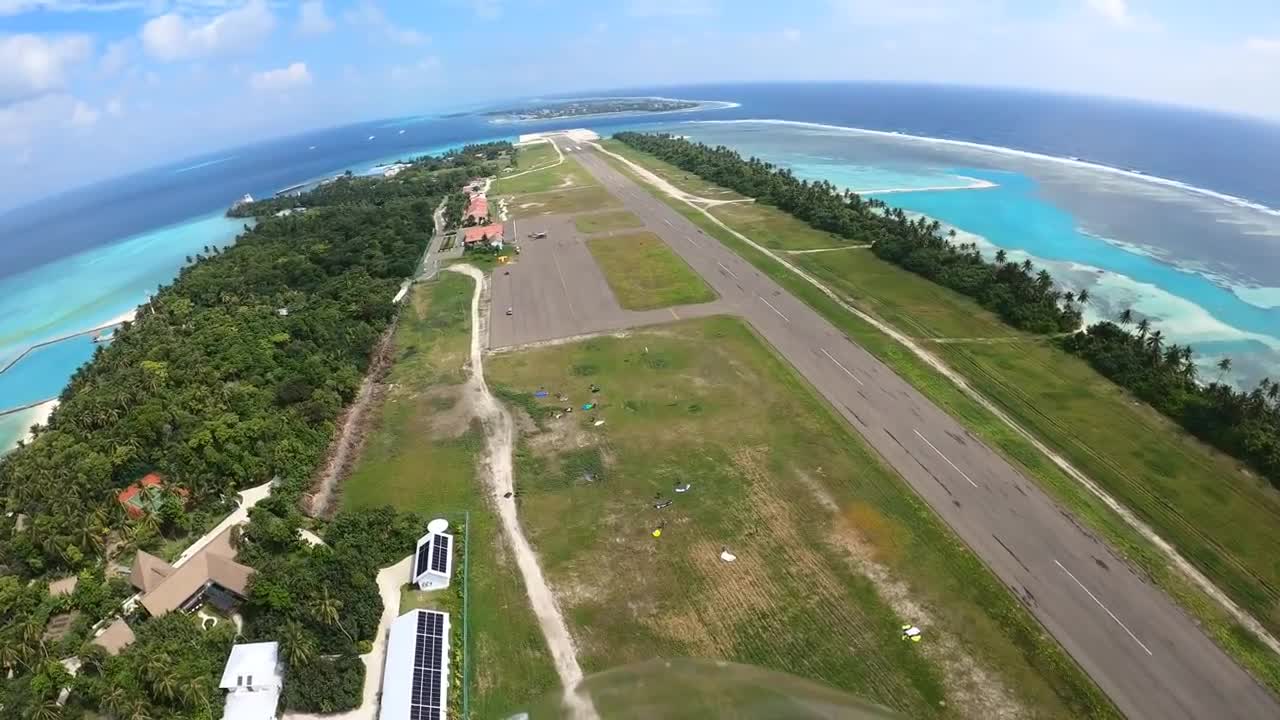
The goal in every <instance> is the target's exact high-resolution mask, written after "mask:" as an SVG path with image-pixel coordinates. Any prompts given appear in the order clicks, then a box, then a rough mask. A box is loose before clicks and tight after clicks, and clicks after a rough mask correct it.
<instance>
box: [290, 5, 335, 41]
mask: <svg viewBox="0 0 1280 720" xmlns="http://www.w3.org/2000/svg"><path fill="white" fill-rule="evenodd" d="M333 27H334V22H333V20H332V19H331V18H330V17H329V14H328V13H326V12H325V11H324V0H307V1H306V2H304V3H302V5H300V6H299V7H298V32H300V33H302V34H303V35H324V34H325V33H327V32H329V31H331V30H333Z"/></svg>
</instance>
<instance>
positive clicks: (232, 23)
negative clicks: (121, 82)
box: [142, 0, 276, 61]
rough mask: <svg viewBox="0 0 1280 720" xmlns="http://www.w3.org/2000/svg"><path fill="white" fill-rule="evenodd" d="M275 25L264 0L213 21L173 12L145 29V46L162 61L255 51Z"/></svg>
mask: <svg viewBox="0 0 1280 720" xmlns="http://www.w3.org/2000/svg"><path fill="white" fill-rule="evenodd" d="M275 25H276V19H275V16H274V15H273V14H272V13H271V9H270V8H268V7H267V5H266V3H265V2H263V0H250V2H249V3H248V4H246V5H244V6H243V7H238V8H235V9H234V10H228V11H227V12H225V13H222V14H221V15H217V16H215V17H213V18H212V19H209V20H197V19H193V18H191V17H188V16H186V15H183V14H182V13H180V12H170V13H166V14H164V15H161V16H159V17H156V18H152V19H151V20H148V21H147V23H146V24H145V25H143V26H142V46H143V48H145V49H146V51H147V54H148V55H151V56H152V57H154V58H156V59H158V60H165V61H174V60H190V59H193V58H200V57H207V56H210V55H219V54H224V53H229V52H237V51H241V50H246V49H248V48H252V47H254V46H256V45H258V44H259V43H261V42H262V40H263V39H264V38H266V37H267V35H269V34H271V31H272V30H273V29H275Z"/></svg>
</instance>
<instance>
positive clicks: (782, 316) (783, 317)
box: [756, 295, 791, 322]
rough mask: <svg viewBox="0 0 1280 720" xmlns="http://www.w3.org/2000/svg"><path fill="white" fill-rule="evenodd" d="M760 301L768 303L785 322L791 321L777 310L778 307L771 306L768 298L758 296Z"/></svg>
mask: <svg viewBox="0 0 1280 720" xmlns="http://www.w3.org/2000/svg"><path fill="white" fill-rule="evenodd" d="M756 297H760V296H759V295H757V296H756ZM760 301H761V302H763V303H764V304H765V305H768V306H769V309H770V310H772V311H774V312H776V313H778V317H780V318H782V319H783V320H786V321H787V322H791V321H790V320H787V316H786V315H783V314H782V312H781V311H779V310H778V308H776V307H774V306H773V303H771V302H769V301H768V300H765V299H764V298H760Z"/></svg>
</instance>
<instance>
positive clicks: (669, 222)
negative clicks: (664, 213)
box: [662, 218, 675, 227]
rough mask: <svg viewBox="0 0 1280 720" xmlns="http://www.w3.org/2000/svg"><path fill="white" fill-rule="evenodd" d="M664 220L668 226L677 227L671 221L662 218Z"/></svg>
mask: <svg viewBox="0 0 1280 720" xmlns="http://www.w3.org/2000/svg"><path fill="white" fill-rule="evenodd" d="M662 222H664V223H666V224H667V227H675V225H672V224H671V221H670V220H668V219H666V218H662Z"/></svg>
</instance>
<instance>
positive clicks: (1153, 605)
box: [492, 138, 1280, 720]
mask: <svg viewBox="0 0 1280 720" xmlns="http://www.w3.org/2000/svg"><path fill="white" fill-rule="evenodd" d="M555 142H557V144H559V145H560V147H561V149H562V150H563V149H564V148H565V147H573V148H574V151H573V152H572V154H571V155H570V156H569V157H572V158H574V159H576V160H578V161H579V162H580V163H582V165H583V166H585V167H586V168H587V170H588V171H589V172H590V173H591V174H592V175H594V176H595V177H596V178H597V179H598V180H599V181H600V182H601V183H602V184H603V185H604V186H605V187H606V188H607V189H608V190H609V191H610V192H611V193H613V194H614V195H615V196H617V197H618V198H619V199H620V200H622V202H623V204H624V205H625V206H626V208H627V209H629V210H631V211H632V212H634V213H636V214H637V215H639V216H640V217H641V219H643V220H644V223H645V227H646V228H647V229H649V230H650V231H652V232H654V233H656V234H657V235H659V236H660V237H662V238H663V239H664V240H665V241H666V242H667V243H668V244H669V245H670V246H671V247H672V249H674V250H675V251H676V252H677V253H678V254H679V255H680V256H681V257H683V258H684V259H685V261H686V262H688V263H689V265H690V266H692V267H693V268H694V270H696V271H697V272H698V273H700V274H701V275H702V277H703V278H705V279H706V281H707V282H708V284H710V285H711V286H712V288H714V289H715V290H716V292H718V293H719V295H720V300H719V301H717V302H716V303H714V304H710V305H707V306H703V307H705V308H706V309H708V310H713V311H714V310H718V311H720V312H730V313H733V314H737V315H740V316H742V317H743V318H745V319H746V320H747V321H748V322H750V323H751V325H752V327H754V328H755V330H756V331H757V332H758V333H759V334H760V335H762V336H763V337H764V338H765V340H767V341H768V342H769V343H770V344H771V345H773V347H774V348H775V349H777V350H778V352H780V353H781V354H782V355H783V356H784V357H785V358H786V359H787V360H788V361H790V362H791V364H792V365H793V366H794V367H795V368H796V369H797V370H798V371H799V372H800V374H801V375H803V376H804V377H805V378H806V379H807V380H808V381H809V382H810V383H811V384H812V385H813V386H814V387H815V388H817V390H818V392H820V393H821V394H822V395H823V396H824V397H826V399H827V400H828V401H829V402H830V403H831V405H832V406H833V407H835V408H836V409H837V410H839V412H840V413H841V414H843V415H844V417H845V418H846V419H847V420H848V421H849V423H850V424H851V425H852V426H853V427H854V428H855V429H856V430H857V431H858V432H859V433H860V434H861V435H862V436H863V437H864V438H865V439H866V440H867V442H868V443H870V445H871V446H872V447H874V448H875V449H876V450H877V451H878V452H879V453H880V454H881V455H882V456H883V457H884V458H885V459H886V460H887V461H888V462H889V463H890V464H891V465H893V467H894V468H895V469H896V470H897V471H898V472H899V473H900V474H901V475H902V476H903V477H904V478H905V479H906V480H907V482H909V483H910V484H911V485H912V487H913V488H915V490H916V492H918V493H919V494H920V495H921V496H922V497H923V498H924V499H925V500H926V501H928V502H929V504H930V505H931V506H932V507H933V509H934V510H935V511H936V512H937V513H938V514H939V515H940V516H941V517H942V518H943V519H944V520H945V521H946V522H947V523H948V524H949V525H950V526H951V528H952V529H953V530H954V531H955V532H956V534H958V535H959V536H960V537H961V538H962V539H963V540H964V541H965V542H966V543H967V544H968V545H969V547H971V548H973V550H974V552H976V553H977V554H978V555H979V556H980V557H981V558H982V559H983V560H984V561H985V562H986V563H987V565H988V566H989V567H991V568H992V569H993V570H994V571H995V573H996V574H997V575H998V576H999V577H1000V578H1001V579H1002V580H1003V581H1004V582H1005V583H1006V584H1007V585H1008V586H1009V587H1010V588H1011V589H1012V590H1013V592H1014V593H1015V594H1016V595H1017V596H1018V597H1019V598H1020V599H1021V600H1022V601H1023V602H1024V603H1025V604H1026V605H1027V607H1028V608H1030V610H1031V611H1032V612H1033V613H1034V614H1035V616H1036V617H1037V618H1038V619H1039V620H1040V622H1041V623H1043V624H1044V626H1045V627H1046V628H1047V629H1048V630H1049V632H1051V633H1052V634H1053V636H1054V637H1055V638H1057V640H1058V641H1059V642H1060V643H1061V644H1062V645H1063V647H1065V648H1066V650H1067V652H1069V653H1070V654H1071V656H1072V657H1073V658H1075V660H1076V662H1078V663H1079V664H1080V665H1081V667H1083V668H1084V670H1085V671H1086V672H1088V673H1089V675H1090V676H1091V677H1092V678H1093V679H1094V681H1095V682H1096V683H1097V684H1098V685H1099V686H1100V687H1101V688H1102V689H1103V691H1104V692H1106V693H1107V695H1108V696H1109V697H1110V698H1111V699H1112V700H1113V701H1114V702H1115V703H1116V705H1117V706H1118V707H1119V708H1120V710H1121V711H1122V712H1124V713H1125V714H1126V715H1127V716H1128V717H1130V718H1135V719H1137V718H1142V719H1150V720H1174V719H1178V718H1187V719H1192V718H1194V719H1197V720H1199V719H1203V718H1212V719H1215V720H1216V719H1220V718H1221V719H1226V718H1250V719H1252V718H1272V719H1274V718H1280V703H1278V702H1277V700H1276V698H1274V697H1273V696H1272V695H1271V694H1270V693H1269V692H1268V691H1267V690H1266V689H1265V688H1263V687H1262V686H1261V685H1259V684H1258V683H1257V682H1255V681H1254V680H1253V678H1252V677H1251V676H1249V675H1248V674H1247V673H1246V672H1245V671H1244V670H1243V669H1241V668H1240V667H1239V666H1237V665H1236V664H1235V662H1234V661H1232V660H1231V659H1230V658H1229V657H1228V656H1227V655H1226V654H1225V653H1224V652H1222V651H1221V650H1220V649H1219V648H1218V647H1217V646H1216V645H1215V644H1214V643H1213V642H1212V641H1210V640H1209V638H1208V637H1207V636H1206V635H1205V634H1204V633H1203V632H1201V631H1200V629H1199V628H1198V627H1197V625H1196V624H1195V622H1194V621H1192V620H1191V619H1190V618H1189V617H1188V616H1187V615H1186V614H1184V613H1183V612H1182V610H1180V609H1179V608H1178V607H1176V606H1175V605H1174V604H1173V602H1172V601H1171V600H1170V599H1169V598H1167V597H1166V596H1165V595H1164V593H1163V592H1162V591H1161V590H1159V589H1158V588H1156V587H1153V586H1151V585H1149V584H1147V583H1146V582H1144V581H1143V579H1142V578H1141V577H1139V576H1138V575H1137V574H1135V573H1134V572H1133V571H1132V570H1131V569H1130V567H1129V565H1128V564H1127V563H1126V562H1125V561H1124V560H1122V559H1121V558H1120V557H1118V556H1117V555H1116V554H1115V553H1114V552H1112V551H1111V549H1110V548H1109V547H1108V546H1107V545H1106V544H1105V543H1104V542H1102V541H1101V540H1099V539H1097V538H1095V537H1094V536H1093V535H1091V534H1090V533H1089V532H1088V531H1087V530H1085V529H1083V528H1081V527H1080V526H1079V525H1077V523H1076V521H1075V520H1073V519H1072V518H1071V517H1070V516H1069V515H1068V514H1067V513H1066V512H1065V511H1063V510H1060V509H1059V508H1058V507H1057V506H1056V505H1055V504H1054V503H1053V501H1052V500H1050V499H1049V497H1048V496H1047V495H1045V494H1044V493H1043V492H1042V491H1041V490H1040V489H1039V488H1038V486H1037V485H1036V484H1035V482H1033V481H1031V480H1029V479H1027V478H1025V477H1023V476H1022V475H1021V474H1019V472H1018V471H1017V470H1015V469H1014V468H1013V467H1012V466H1011V465H1009V463H1007V462H1006V461H1005V460H1004V459H1003V458H1001V457H1000V456H999V455H998V454H996V453H995V452H993V451H992V450H991V449H989V448H987V447H986V446H985V445H983V444H982V443H981V442H979V441H978V440H977V439H976V438H974V437H973V436H972V435H970V434H969V433H968V432H967V431H966V430H965V429H964V428H963V427H961V426H960V425H959V424H958V423H957V422H956V421H955V420H953V419H952V418H951V417H949V416H948V415H947V414H946V413H944V412H943V411H942V410H940V409H938V408H937V407H935V406H934V405H933V404H932V403H930V402H929V401H928V400H927V399H925V398H924V397H923V396H922V395H920V394H919V393H918V392H916V390H915V389H914V388H912V387H911V386H910V385H909V384H908V383H906V382H905V381H904V380H902V379H901V378H899V377H898V376H897V375H895V374H894V373H893V371H891V370H890V369H889V368H888V367H886V366H884V365H882V364H881V363H880V362H879V361H878V360H876V359H875V358H874V357H872V356H871V355H870V354H868V353H867V352H865V351H864V350H863V349H862V348H861V347H859V346H858V345H856V344H854V343H853V342H851V341H850V340H849V339H848V338H846V337H844V336H843V334H842V333H841V332H840V331H839V330H837V329H836V328H835V327H834V326H832V325H831V324H830V323H828V322H827V321H826V320H825V319H823V318H822V317H821V316H820V315H818V313H817V312H815V311H814V310H812V309H810V308H809V307H808V306H807V305H805V304H804V303H803V302H801V301H799V300H797V299H796V298H794V297H793V296H791V295H790V294H789V293H787V292H785V291H784V290H783V289H782V288H781V287H780V286H778V285H777V284H776V283H774V282H773V281H772V280H770V279H769V278H767V277H766V276H764V275H763V274H761V273H760V272H759V271H757V270H756V269H755V268H754V267H752V266H751V264H750V263H748V262H747V261H745V260H743V259H741V258H739V257H738V256H737V255H736V254H734V253H733V252H732V251H731V250H729V249H727V248H725V247H724V246H723V245H721V244H720V243H719V242H718V241H717V240H715V239H713V238H711V237H709V236H707V235H704V234H703V233H702V231H700V230H699V229H698V228H697V227H696V226H695V225H693V224H692V223H690V222H689V221H688V220H686V219H685V218H684V217H683V216H681V215H680V214H679V213H677V212H675V211H674V210H672V209H671V208H669V207H668V206H666V205H665V204H664V203H662V202H661V201H659V200H658V199H656V198H654V197H653V196H651V195H650V194H649V193H648V191H647V190H646V189H645V188H643V187H641V186H640V185H638V184H637V183H635V182H634V181H632V180H631V179H630V178H628V177H626V176H624V175H623V174H621V173H620V172H618V171H617V170H615V169H613V167H611V166H610V165H608V164H607V163H606V162H605V160H604V159H603V157H601V156H600V154H599V153H597V152H595V151H594V150H592V149H591V146H590V145H589V144H586V143H573V142H569V141H567V140H566V139H564V138H555ZM579 148H580V149H579ZM528 222H533V221H528ZM528 222H522V223H519V225H521V226H524V225H527V224H528ZM538 222H543V221H542V220H539V221H538ZM545 222H547V223H550V222H551V221H550V220H547V221H545ZM569 228H572V225H569ZM522 231H524V230H523V229H522ZM550 232H551V231H550V230H549V233H550ZM555 232H556V233H560V232H565V230H564V228H558V229H557V230H556V231H555ZM549 236H550V235H549ZM538 242H541V241H532V244H527V245H526V246H525V247H526V248H528V249H526V250H525V257H523V258H522V260H521V265H522V267H521V268H520V269H521V271H522V272H523V271H526V268H525V267H523V266H524V265H525V264H526V263H529V260H530V259H531V258H532V257H537V258H538V260H536V261H534V262H535V263H536V264H531V265H532V266H531V267H530V268H527V269H528V270H532V269H533V268H537V272H539V273H540V274H541V273H550V274H551V277H554V276H555V275H554V273H556V272H557V271H560V272H562V273H563V275H562V277H565V278H570V277H572V278H576V279H579V282H575V283H570V282H568V281H567V280H566V283H565V287H558V286H559V285H560V284H559V283H553V282H540V283H536V284H533V285H531V286H529V287H523V286H521V287H518V288H512V287H510V286H509V285H507V284H506V283H505V282H504V281H506V280H507V278H506V277H504V276H502V275H501V273H499V274H498V275H496V276H495V283H494V284H495V290H494V296H495V301H494V305H495V310H494V315H495V316H496V317H495V320H496V321H497V322H496V323H495V327H494V329H493V331H492V332H493V337H494V339H495V340H497V341H499V342H504V341H505V342H507V343H508V344H513V343H518V342H527V341H528V340H524V339H523V338H533V337H534V336H537V337H539V338H544V337H548V336H551V335H556V334H559V335H560V336H568V335H574V334H581V333H584V332H590V328H591V327H594V326H596V325H600V324H604V325H609V326H610V327H614V326H616V327H624V326H625V322H626V320H625V317H624V316H621V315H618V312H620V311H617V310H615V309H614V308H616V303H614V301H613V298H612V294H611V293H609V292H608V288H607V286H606V285H604V284H603V278H602V277H601V278H599V281H597V280H596V279H594V278H593V277H591V276H592V273H593V270H592V269H591V268H594V265H595V264H594V262H592V260H591V257H590V255H589V254H587V253H586V251H585V249H582V252H581V253H578V252H577V251H575V250H574V249H573V247H572V246H573V245H574V244H573V243H568V244H567V245H566V246H560V245H555V246H554V247H553V248H552V250H553V252H551V253H546V252H543V253H541V254H538V255H530V253H531V252H532V250H533V247H534V246H536V243H538ZM577 247H580V243H579V244H577ZM594 273H595V274H596V275H599V270H598V269H595V270H594ZM512 276H513V277H514V276H515V272H514V271H513V273H512ZM579 283H580V284H579ZM504 286H505V287H504ZM512 293H515V294H516V296H517V300H516V302H518V303H519V304H520V306H521V310H520V313H527V314H529V315H533V316H534V318H532V319H529V320H528V321H527V322H528V324H527V325H525V324H523V323H524V322H525V321H524V320H523V318H522V316H521V315H520V314H517V316H516V317H517V319H518V320H519V322H517V323H515V324H514V325H513V326H512V327H510V328H505V329H504V328H501V327H497V325H500V324H501V321H502V320H503V319H504V318H503V316H502V315H500V314H499V313H500V312H501V310H502V309H505V308H503V307H502V305H503V304H504V303H509V301H507V300H503V299H499V298H506V297H512ZM520 293H524V294H523V295H521V294H520ZM604 298H608V300H607V301H606V300H605V299H604ZM542 302H550V303H553V306H552V307H554V308H555V309H554V310H549V311H548V313H547V315H548V316H547V317H542V316H539V315H537V313H539V312H540V311H539V310H537V309H536V306H537V305H538V304H539V303H542ZM566 307H571V308H572V310H571V312H570V314H569V315H568V316H566V315H565V314H564V310H563V309H562V308H566ZM661 312H665V311H661ZM659 314H660V313H659ZM632 315H648V314H647V313H633V314H632ZM927 631H928V630H927V628H926V632H927Z"/></svg>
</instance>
